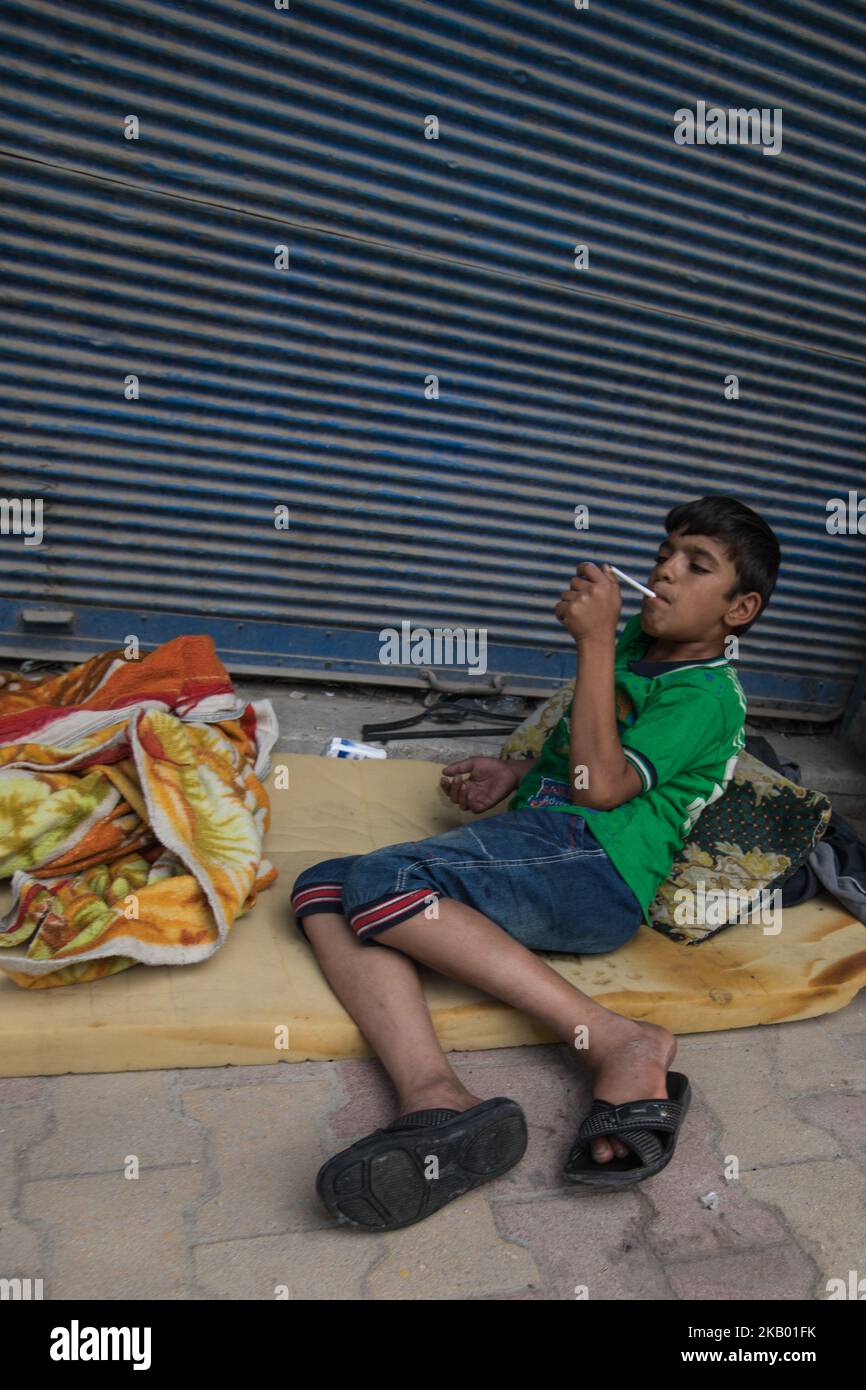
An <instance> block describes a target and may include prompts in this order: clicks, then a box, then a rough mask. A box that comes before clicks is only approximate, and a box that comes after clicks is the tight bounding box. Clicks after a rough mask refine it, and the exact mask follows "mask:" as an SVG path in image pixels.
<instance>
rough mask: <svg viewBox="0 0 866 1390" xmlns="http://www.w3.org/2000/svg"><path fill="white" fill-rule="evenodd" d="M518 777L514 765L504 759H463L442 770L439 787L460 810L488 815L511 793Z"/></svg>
mask: <svg viewBox="0 0 866 1390" xmlns="http://www.w3.org/2000/svg"><path fill="white" fill-rule="evenodd" d="M463 773H469V776H468V777H464V776H462V774H463ZM520 775H521V774H520V773H519V772H518V770H517V768H516V767H515V766H514V764H513V762H506V761H505V759H504V758H484V757H477V758H465V759H464V760H463V762H460V763H451V764H450V765H449V766H448V767H445V768H443V769H442V779H441V781H440V783H439V785H440V787H441V788H442V790H443V791H444V792H445V795H446V796H449V797H450V798H451V800H452V801H453V802H454V804H455V805H456V806H459V807H460V809H461V810H463V811H474V812H476V813H478V812H480V811H489V810H490V807H491V806H495V805H496V804H497V802H499V801H502V799H503V798H504V797H506V796H508V795H509V794H510V793H511V792H513V791H514V790H515V788H516V786H517V784H518V782H519V781H520Z"/></svg>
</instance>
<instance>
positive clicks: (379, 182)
mask: <svg viewBox="0 0 866 1390" xmlns="http://www.w3.org/2000/svg"><path fill="white" fill-rule="evenodd" d="M633 9H634V7H632V6H630V5H629V4H627V3H625V0H622V2H621V3H614V4H607V5H605V6H604V7H603V8H602V7H601V6H599V7H593V6H590V9H589V10H587V11H586V12H582V13H578V12H576V11H574V10H573V9H569V8H568V7H567V6H565V5H564V4H563V5H561V6H559V7H549V8H548V9H546V10H545V11H544V12H541V11H539V9H538V8H537V7H536V6H535V5H532V4H509V3H496V4H492V3H485V0H476V3H474V4H473V6H472V8H471V12H470V13H469V14H464V13H461V12H460V7H459V6H457V5H445V4H436V3H424V4H421V3H411V2H409V0H407V3H402V4H397V3H395V4H386V3H384V0H383V2H382V3H375V4H373V3H371V4H358V3H352V4H348V3H328V2H327V0H325V3H316V4H315V5H310V6H304V5H303V4H301V3H297V0H296V3H295V4H294V5H293V7H292V9H291V10H290V11H289V12H283V13H280V12H277V11H269V10H268V8H267V6H262V5H260V4H258V3H254V2H253V0H249V3H244V2H242V0H222V2H221V3H220V2H219V0H217V2H216V3H214V2H213V0H211V3H209V4H208V5H207V6H206V7H197V8H195V9H192V10H189V9H187V8H186V7H183V6H181V7H178V8H175V6H174V5H171V4H168V3H157V2H155V0H143V2H142V3H139V2H138V0H136V3H135V4H134V5H133V4H113V3H105V2H104V0H94V3H87V4H86V5H85V4H83V3H82V4H76V3H71V4H70V3H65V4H64V6H63V9H62V11H58V10H57V9H56V7H55V6H53V5H52V4H49V3H46V2H45V0H27V4H26V5H24V4H17V3H14V0H8V2H7V4H6V5H5V6H4V9H3V12H2V15H0V43H2V49H3V52H4V55H5V60H4V65H5V68H6V80H5V83H4V90H3V92H2V94H0V184H2V187H0V199H2V209H0V235H2V241H3V259H2V267H3V268H2V271H0V283H2V295H0V316H2V329H3V331H2V339H0V444H2V450H3V474H2V488H0V491H2V495H3V496H5V497H13V496H25V497H32V496H41V497H43V498H44V499H45V505H46V512H45V516H46V535H45V540H44V542H43V543H42V545H40V546H24V545H23V543H22V542H21V539H20V538H18V537H13V536H4V537H0V548H2V558H3V573H4V580H3V585H2V589H3V598H2V600H0V651H3V652H6V653H10V652H11V653H19V654H20V653H21V652H22V651H26V652H27V653H28V654H34V655H35V654H37V653H38V654H49V653H50V654H52V655H56V654H61V653H62V654H66V655H71V656H75V657H79V656H84V655H87V654H89V653H90V652H92V651H93V650H96V649H98V648H100V647H104V646H106V645H116V644H117V643H118V642H119V641H121V640H122V638H123V637H124V636H125V634H126V633H128V632H139V633H140V634H141V635H142V636H143V637H145V639H146V640H148V641H160V640H163V639H164V638H165V637H166V636H169V635H173V634H174V633H175V632H181V631H186V630H190V629H191V628H194V629H196V630H207V631H210V632H212V633H213V635H214V637H215V640H216V641H217V643H218V646H219V648H220V651H221V654H222V655H223V657H224V659H225V660H226V661H227V663H228V664H230V665H231V666H232V668H233V669H235V670H239V671H240V670H248V671H249V670H259V671H264V670H274V669H279V670H285V671H289V672H294V673H299V672H316V671H319V672H320V671H322V670H328V671H330V672H331V673H332V674H334V675H335V676H338V677H344V678H353V677H354V678H358V676H359V675H360V676H363V678H365V679H376V678H379V679H388V680H393V679H395V676H396V677H397V678H401V679H403V680H405V681H407V682H417V681H418V680H419V674H418V672H417V670H413V669H412V668H408V667H407V668H403V669H401V670H400V671H398V672H395V671H394V669H393V668H390V667H389V668H382V667H381V665H380V664H379V661H378V649H379V640H378V632H379V630H380V628H382V627H385V626H399V624H400V622H401V621H403V620H408V621H410V622H411V623H412V624H413V625H422V626H426V627H434V626H464V627H483V628H485V629H486V630H487V631H488V664H489V669H490V672H491V673H504V674H506V675H507V676H508V677H509V678H510V679H509V685H510V687H511V688H514V689H521V690H543V689H546V688H550V687H552V686H555V685H556V684H559V683H561V682H562V681H563V680H564V679H567V678H568V676H569V675H570V674H572V672H573V655H572V647H571V645H570V643H569V642H567V641H563V634H562V630H561V628H560V627H559V625H558V624H557V623H556V622H555V620H554V619H553V618H552V608H553V604H554V603H555V601H556V597H557V595H558V592H559V590H560V589H561V588H563V587H564V586H565V585H566V584H567V582H568V579H569V577H570V575H571V573H573V569H574V565H575V563H576V562H577V561H578V560H579V559H581V558H608V559H611V560H612V561H613V562H614V563H617V564H620V565H621V566H622V567H624V568H625V569H626V570H628V571H629V572H630V573H632V574H634V575H636V576H637V577H641V576H642V575H644V574H645V573H646V571H647V568H648V566H649V565H650V563H651V559H652V556H653V554H654V552H655V545H656V544H657V541H658V539H659V538H660V536H661V529H660V528H661V524H662V521H663V518H664V514H665V512H666V510H667V509H668V507H670V506H671V505H673V504H674V503H675V502H678V501H683V500H686V499H688V498H689V497H693V496H698V495H700V494H701V493H702V492H707V491H717V492H728V493H733V494H735V495H739V496H742V497H743V499H744V500H745V501H748V502H749V503H750V505H752V506H754V507H756V508H757V509H758V510H760V511H761V512H762V513H764V514H765V515H766V516H767V518H768V520H769V521H770V522H771V524H772V525H773V527H774V529H775V530H776V531H777V533H778V534H779V537H780V540H781V542H782V547H783V569H782V575H781V580H780V584H779V587H778V589H777V591H776V594H775V595H774V598H773V601H772V603H771V605H770V608H769V609H768V611H767V614H766V616H765V617H763V618H762V619H761V621H760V622H759V623H758V625H757V626H756V628H755V630H754V632H753V633H752V634H750V635H749V636H748V637H747V638H746V639H745V642H744V644H743V661H742V663H741V667H740V671H741V677H742V679H743V683H744V685H745V687H746V689H747V691H748V693H749V695H750V698H752V699H753V700H755V701H756V702H760V701H761V700H763V701H766V702H770V703H772V704H791V705H792V706H797V707H799V708H801V709H804V710H807V711H811V712H814V713H819V714H823V715H826V714H828V713H830V712H832V711H834V710H836V709H838V708H839V707H840V706H841V704H842V703H843V702H844V699H845V695H846V692H847V691H848V689H849V688H850V686H851V682H852V680H853V679H854V677H855V675H856V672H857V669H858V667H859V665H860V662H861V660H862V655H863V650H864V645H866V642H864V638H866V618H864V615H863V601H862V600H863V595H864V589H866V558H864V545H863V540H862V537H859V536H857V535H852V536H838V537H836V536H833V537H831V536H828V535H827V533H826V528H825V503H826V501H827V500H828V499H829V498H831V497H835V496H843V497H844V496H846V495H847V493H848V491H849V489H857V488H858V487H859V488H860V491H861V493H862V492H863V490H864V479H866V469H864V467H863V448H862V444H861V442H860V441H861V438H862V431H863V425H864V416H866V409H864V405H863V399H864V397H863V386H864V378H866V369H864V351H863V349H864V315H863V307H864V265H866V241H864V235H863V230H862V227H863V213H864V202H866V199H864V173H866V153H864V152H863V150H862V149H861V145H860V132H861V130H862V127H863V123H864V121H863V117H864V114H866V112H864V106H866V103H864V96H863V94H864V90H866V88H864V84H863V78H864V69H866V61H864V57H863V51H864V40H866V14H864V11H863V10H862V8H861V7H859V6H856V7H854V6H849V7H842V6H839V5H830V6H825V5H820V6H819V5H817V4H805V3H803V4H793V3H779V4H776V5H774V7H773V11H772V14H770V15H767V14H765V13H763V8H762V6H760V5H758V4H757V3H755V4H716V5H715V6H713V7H712V11H711V13H710V12H704V11H703V10H702V11H701V12H700V13H698V12H696V11H695V10H694V9H693V8H692V7H690V6H687V5H677V4H667V3H654V4H651V5H647V6H642V7H640V11H639V13H634V12H631V13H630V11H633ZM698 98H703V99H705V100H707V102H708V103H710V104H717V105H720V106H723V107H725V108H727V107H729V106H736V107H740V106H747V107H748V106H759V107H760V106H768V107H771V108H775V107H781V108H782V109H783V113H784V147H783V152H782V153H781V154H780V155H778V156H764V155H762V154H761V153H760V151H759V150H757V149H754V148H747V147H737V146H731V147H724V146H722V147H716V148H712V147H703V148H701V147H693V148H683V147H679V146H677V145H676V144H675V143H674V140H673V137H672V128H673V113H674V111H675V110H676V109H678V108H679V107H681V106H688V107H693V106H694V103H695V101H696V100H697V99H698ZM131 112H134V113H136V114H138V115H139V117H140V119H141V123H142V133H141V139H140V140H139V141H138V142H127V141H126V140H124V139H123V138H122V121H123V118H124V117H125V116H126V115H128V114H129V113H131ZM430 113H434V114H437V115H438V116H439V118H440V121H441V125H442V129H441V133H440V139H439V141H438V142H431V141H426V140H424V139H423V134H422V127H423V121H424V118H425V116H427V115H428V114H430ZM280 242H285V243H286V244H287V245H288V246H289V247H290V252H291V269H290V270H289V271H288V272H285V273H280V272H277V271H275V270H274V268H273V247H274V245H275V244H277V243H280ZM579 242H587V243H589V245H590V248H591V270H590V271H589V272H585V273H580V272H577V271H575V270H574V269H573V268H572V254H573V247H574V246H575V245H576V244H577V243H579ZM129 372H134V373H137V374H138V375H139V376H140V378H141V383H142V395H141V399H140V400H139V401H136V402H127V401H125V400H124V399H123V395H122V383H123V379H124V377H125V376H126V374H127V373H129ZM429 372H435V373H436V374H438V375H439V377H440V381H441V399H440V400H438V401H435V402H430V401H425V400H424V397H423V382H424V378H425V376H426V375H427V373H429ZM729 372H736V373H737V374H738V375H739V376H740V380H741V393H742V394H741V399H740V400H739V401H738V402H728V401H725V400H724V399H723V396H722V382H723V378H724V376H725V375H726V374H727V373H729ZM579 502H586V503H588V504H589V506H590V508H591V512H592V516H593V523H594V529H593V530H592V531H591V532H590V533H589V535H587V534H585V533H582V532H576V531H575V530H574V527H573V521H572V514H573V508H574V506H575V504H576V503H579ZM278 503H286V504H287V505H288V506H289V507H290V511H291V518H292V525H291V530H290V532H289V533H277V532H275V531H274V529H273V524H272V515H273V507H274V505H276V504H278ZM635 606H636V596H633V595H632V594H631V592H630V591H629V592H627V593H626V596H625V602H624V617H625V616H627V615H628V614H629V613H631V612H633V611H634V609H635ZM34 607H36V608H37V609H39V608H44V609H45V610H46V611H47V612H48V613H49V614H50V613H51V612H52V611H54V610H64V611H68V612H69V613H71V615H72V621H71V624H70V625H69V626H68V627H64V626H59V627H58V626H55V627H48V626H46V627H45V629H44V630H42V629H41V627H40V625H39V624H36V625H35V626H34V625H33V624H32V623H31V624H29V625H22V619H21V613H22V609H25V608H26V609H28V610H29V611H30V612H31V615H32V610H33V609H34ZM445 674H446V676H447V673H445ZM452 678H453V677H452Z"/></svg>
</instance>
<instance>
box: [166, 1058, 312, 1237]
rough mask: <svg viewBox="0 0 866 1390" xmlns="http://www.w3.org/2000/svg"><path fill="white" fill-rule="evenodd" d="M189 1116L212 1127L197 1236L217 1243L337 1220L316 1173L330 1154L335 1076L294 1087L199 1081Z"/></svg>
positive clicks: (185, 1096)
mask: <svg viewBox="0 0 866 1390" xmlns="http://www.w3.org/2000/svg"><path fill="white" fill-rule="evenodd" d="M181 1099H182V1105H183V1111H184V1114H186V1115H187V1116H189V1118H190V1119H192V1120H194V1121H196V1123H197V1124H199V1125H201V1126H203V1127H204V1128H205V1130H206V1131H207V1132H208V1150H209V1157H210V1162H211V1170H210V1171H211V1186H210V1188H209V1191H208V1193H207V1195H206V1197H205V1198H204V1200H203V1201H202V1202H201V1204H200V1205H199V1207H198V1209H197V1211H196V1219H195V1233H196V1234H195V1239H197V1240H199V1241H208V1240H210V1241H215V1240H225V1239H237V1238H240V1237H245V1236H261V1235H272V1234H275V1233H276V1232H279V1231H290V1230H300V1229H303V1228H316V1227H321V1226H324V1225H331V1224H333V1223H332V1219H331V1218H330V1217H329V1216H328V1213H327V1212H326V1211H325V1210H324V1209H323V1208H322V1207H320V1205H319V1202H318V1199H317V1197H316V1192H315V1181H316V1173H317V1172H318V1171H319V1168H320V1167H321V1166H322V1164H323V1163H324V1161H325V1159H326V1158H328V1157H330V1153H329V1152H328V1141H327V1137H326V1129H325V1117H326V1116H327V1115H328V1112H329V1110H330V1109H331V1108H332V1107H333V1105H334V1101H335V1094H334V1089H333V1087H332V1084H331V1080H330V1078H329V1077H324V1078H321V1079H319V1080H317V1081H313V1080H308V1081H297V1082H294V1083H293V1084H292V1085H290V1086H284V1085H282V1084H281V1083H280V1082H274V1081H272V1082H268V1083H265V1084H264V1085H261V1086H256V1085H241V1086H232V1087H216V1086H209V1087H192V1088H190V1089H188V1090H182V1091H181Z"/></svg>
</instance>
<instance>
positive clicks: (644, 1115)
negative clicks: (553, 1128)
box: [562, 1071, 692, 1192]
mask: <svg viewBox="0 0 866 1390" xmlns="http://www.w3.org/2000/svg"><path fill="white" fill-rule="evenodd" d="M667 1087H668V1096H669V1099H668V1100H659V1099H653V1100H630V1101H626V1102H625V1104H623V1105H611V1103H610V1102H609V1101H606V1100H594V1101H593V1103H592V1110H591V1111H590V1113H589V1115H588V1116H587V1117H586V1119H585V1120H584V1122H583V1124H582V1125H581V1126H580V1129H579V1130H578V1132H577V1140H576V1142H575V1144H574V1146H573V1148H572V1150H571V1153H570V1154H569V1155H568V1159H567V1161H566V1164H565V1167H564V1169H563V1174H562V1175H563V1177H564V1178H565V1180H566V1182H571V1183H575V1184H577V1186H578V1190H579V1191H583V1192H590V1191H594V1192H599V1191H607V1192H619V1191H621V1190H622V1189H623V1188H626V1187H634V1185H635V1184H636V1183H639V1182H645V1181H646V1179H647V1178H651V1177H653V1176H654V1175H655V1174H656V1173H660V1172H661V1170H662V1168H666V1167H667V1165H668V1164H669V1163H670V1161H671V1159H672V1158H673V1154H674V1149H675V1148H676V1145H677V1136H678V1135H679V1131H680V1126H681V1125H682V1122H683V1120H684V1119H685V1115H686V1111H687V1110H688V1108H689V1102H690V1101H691V1098H692V1090H691V1087H690V1085H689V1079H688V1077H687V1076H684V1075H683V1073H682V1072H680V1071H669V1072H668V1075H667ZM602 1135H608V1136H611V1135H615V1136H616V1137H617V1138H619V1139H621V1140H622V1141H623V1143H625V1144H629V1145H630V1146H631V1148H632V1149H633V1152H632V1153H630V1154H627V1155H626V1157H625V1158H619V1157H617V1156H616V1155H615V1156H614V1157H613V1158H611V1159H610V1160H609V1161H608V1162H607V1163H596V1161H595V1159H594V1158H593V1157H592V1149H591V1147H590V1145H591V1141H592V1140H593V1139H599V1138H600V1137H601V1136H602Z"/></svg>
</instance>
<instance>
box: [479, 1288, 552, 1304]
mask: <svg viewBox="0 0 866 1390" xmlns="http://www.w3.org/2000/svg"><path fill="white" fill-rule="evenodd" d="M548 1301H549V1300H548V1298H547V1294H546V1293H543V1292H542V1291H541V1289H521V1290H520V1292H519V1293H478V1294H470V1295H468V1296H467V1297H466V1298H465V1299H464V1302H465V1303H493V1302H496V1303H529V1302H535V1303H546V1302H548Z"/></svg>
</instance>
